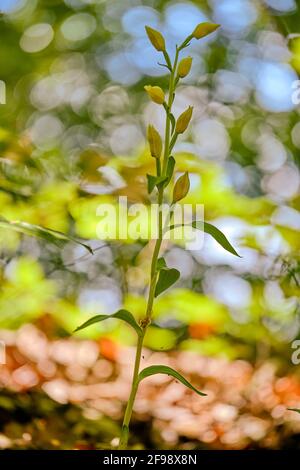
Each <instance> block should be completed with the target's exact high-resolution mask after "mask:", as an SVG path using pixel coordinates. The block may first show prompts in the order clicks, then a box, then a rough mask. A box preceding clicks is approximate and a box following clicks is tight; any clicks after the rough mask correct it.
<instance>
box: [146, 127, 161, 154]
mask: <svg viewBox="0 0 300 470" xmlns="http://www.w3.org/2000/svg"><path fill="white" fill-rule="evenodd" d="M147 137H148V142H149V146H150V152H151V155H152V157H154V158H160V156H161V151H162V141H161V137H160V135H159V133H158V132H157V130H156V129H155V127H154V126H151V125H149V126H148V132H147Z"/></svg>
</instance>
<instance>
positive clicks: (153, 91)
mask: <svg viewBox="0 0 300 470" xmlns="http://www.w3.org/2000/svg"><path fill="white" fill-rule="evenodd" d="M144 89H145V90H146V92H147V93H148V95H149V97H150V98H151V100H152V101H154V103H157V104H163V103H164V101H165V94H164V92H163V90H162V89H161V88H160V87H159V86H151V85H146V86H145V87H144Z"/></svg>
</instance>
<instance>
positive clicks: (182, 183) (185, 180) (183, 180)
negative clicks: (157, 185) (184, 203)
mask: <svg viewBox="0 0 300 470" xmlns="http://www.w3.org/2000/svg"><path fill="white" fill-rule="evenodd" d="M189 189H190V179H189V174H188V173H187V172H185V173H184V174H183V175H181V176H180V177H179V178H178V180H177V181H176V183H175V186H174V190H173V204H174V203H175V202H178V201H180V200H181V199H183V198H184V197H185V196H186V195H187V193H188V192H189Z"/></svg>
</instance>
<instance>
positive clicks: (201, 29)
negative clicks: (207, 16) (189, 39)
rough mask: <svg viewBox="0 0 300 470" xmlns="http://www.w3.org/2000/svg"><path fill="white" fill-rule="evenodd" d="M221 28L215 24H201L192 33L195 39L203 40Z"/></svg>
mask: <svg viewBox="0 0 300 470" xmlns="http://www.w3.org/2000/svg"><path fill="white" fill-rule="evenodd" d="M219 27H220V25H219V24H215V23H199V24H198V25H197V26H196V28H195V29H194V31H193V32H192V36H193V37H194V38H195V39H201V38H204V37H205V36H208V34H211V33H213V32H214V31H216V29H218V28H219Z"/></svg>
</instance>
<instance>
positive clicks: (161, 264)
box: [156, 257, 167, 271]
mask: <svg viewBox="0 0 300 470" xmlns="http://www.w3.org/2000/svg"><path fill="white" fill-rule="evenodd" d="M164 268H167V263H166V261H165V258H163V257H161V258H158V260H157V263H156V269H157V271H160V270H161V269H164Z"/></svg>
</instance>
